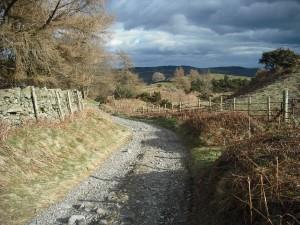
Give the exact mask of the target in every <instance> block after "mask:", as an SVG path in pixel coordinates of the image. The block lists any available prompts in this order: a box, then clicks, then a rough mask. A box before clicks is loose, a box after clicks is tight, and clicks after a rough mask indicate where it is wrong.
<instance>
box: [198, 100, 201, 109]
mask: <svg viewBox="0 0 300 225" xmlns="http://www.w3.org/2000/svg"><path fill="white" fill-rule="evenodd" d="M200 108H201V99H200V98H198V109H200Z"/></svg>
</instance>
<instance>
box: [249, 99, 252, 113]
mask: <svg viewBox="0 0 300 225" xmlns="http://www.w3.org/2000/svg"><path fill="white" fill-rule="evenodd" d="M251 104H252V98H251V96H249V97H248V115H249V116H250V114H251Z"/></svg>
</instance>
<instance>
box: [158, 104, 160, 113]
mask: <svg viewBox="0 0 300 225" xmlns="http://www.w3.org/2000/svg"><path fill="white" fill-rule="evenodd" d="M158 113H160V105H159V106H158Z"/></svg>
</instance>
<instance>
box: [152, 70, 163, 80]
mask: <svg viewBox="0 0 300 225" xmlns="http://www.w3.org/2000/svg"><path fill="white" fill-rule="evenodd" d="M164 80H166V77H165V75H164V74H163V73H160V72H155V73H154V74H153V75H152V81H153V82H161V81H164Z"/></svg>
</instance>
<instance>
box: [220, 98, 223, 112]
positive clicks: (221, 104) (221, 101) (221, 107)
mask: <svg viewBox="0 0 300 225" xmlns="http://www.w3.org/2000/svg"><path fill="white" fill-rule="evenodd" d="M220 112H223V96H222V95H221V97H220Z"/></svg>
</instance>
